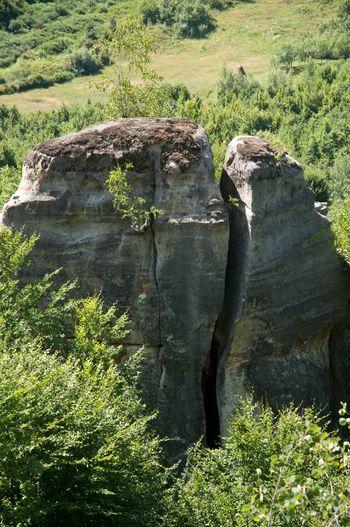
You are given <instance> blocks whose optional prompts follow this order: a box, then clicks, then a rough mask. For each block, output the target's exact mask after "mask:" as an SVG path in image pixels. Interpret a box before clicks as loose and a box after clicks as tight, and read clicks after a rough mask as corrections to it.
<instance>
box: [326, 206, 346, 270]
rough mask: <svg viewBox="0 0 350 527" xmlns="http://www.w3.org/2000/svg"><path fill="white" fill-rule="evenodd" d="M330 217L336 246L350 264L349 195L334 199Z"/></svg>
mask: <svg viewBox="0 0 350 527" xmlns="http://www.w3.org/2000/svg"><path fill="white" fill-rule="evenodd" d="M330 219H331V221H332V227H333V231H334V233H335V239H336V246H337V248H338V251H339V253H340V254H341V255H342V256H343V258H344V259H345V261H346V262H348V264H350V196H349V195H348V197H347V198H345V199H344V200H343V201H335V202H334V203H333V204H332V207H331V209H330Z"/></svg>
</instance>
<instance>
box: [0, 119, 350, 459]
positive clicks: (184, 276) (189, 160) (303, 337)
mask: <svg viewBox="0 0 350 527" xmlns="http://www.w3.org/2000/svg"><path fill="white" fill-rule="evenodd" d="M127 164H132V169H131V170H129V172H128V175H127V178H128V182H129V184H130V185H131V187H132V191H133V193H134V195H135V196H139V197H142V198H143V199H144V200H145V206H146V207H147V208H148V209H149V208H150V207H151V206H152V205H154V206H155V207H156V208H157V209H159V210H161V211H162V214H161V216H159V217H157V218H151V221H150V222H149V225H145V226H144V228H142V229H135V228H134V227H133V226H132V224H131V222H130V220H129V219H128V218H123V217H122V214H121V212H120V211H118V210H115V208H114V207H113V198H112V196H111V194H110V193H109V192H108V191H107V189H106V185H105V183H106V180H107V178H108V175H109V173H110V171H111V169H113V168H114V167H116V166H117V165H120V166H121V167H124V166H126V165H127ZM213 172H214V170H213V160H212V153H211V149H210V146H209V144H208V139H207V137H206V134H205V132H204V130H203V129H202V128H200V127H198V126H197V125H195V124H194V123H191V122H189V121H184V120H168V119H121V120H119V121H115V122H108V123H102V124H100V125H97V126H93V127H90V128H87V129H85V130H83V131H81V132H79V133H76V134H72V135H69V136H67V137H64V138H62V139H58V140H53V141H48V142H46V143H43V144H41V145H39V146H37V147H36V148H35V149H34V150H33V152H32V153H31V154H30V155H29V157H28V158H27V160H26V161H25V163H24V169H23V178H22V181H21V184H20V187H19V189H18V192H17V194H16V195H15V196H13V197H12V199H11V200H10V201H9V202H8V203H7V204H6V206H5V208H4V210H3V214H2V224H3V225H6V226H12V227H14V228H16V229H22V228H23V229H24V231H25V232H26V233H28V234H32V233H38V234H39V235H40V239H39V241H38V243H37V245H36V247H35V249H34V253H33V265H32V267H31V269H30V271H29V273H30V274H31V276H29V277H27V278H28V279H30V278H32V277H37V276H42V275H43V274H44V273H45V272H49V271H52V270H53V269H56V268H57V267H62V269H63V272H62V280H66V279H75V278H77V277H78V284H79V294H81V293H83V294H88V293H91V292H96V291H101V294H102V297H103V299H104V300H105V302H106V304H107V305H111V304H113V303H115V302H118V304H119V307H120V308H121V309H123V310H125V309H128V310H129V315H130V319H131V321H132V331H131V333H130V335H129V336H128V338H127V339H126V342H125V343H124V344H125V346H126V348H127V350H128V351H129V352H132V351H133V350H134V349H138V348H139V347H140V346H144V347H145V354H146V368H145V371H144V374H143V378H142V382H143V390H144V397H145V399H146V401H147V402H148V404H149V405H150V406H151V407H153V408H157V409H158V411H159V415H158V420H157V423H156V424H157V429H158V431H159V433H160V434H162V435H164V436H167V437H168V438H169V442H167V449H168V452H167V455H168V457H169V458H170V459H171V460H173V459H176V458H177V457H178V456H179V455H181V454H182V453H183V452H184V451H185V449H186V447H187V446H188V445H189V444H190V443H192V442H193V441H195V440H197V439H198V438H199V437H200V436H201V435H203V434H204V433H206V439H207V443H208V444H209V445H211V444H214V443H215V441H216V440H217V438H218V436H219V435H220V433H221V434H222V435H223V434H225V431H226V430H227V423H228V419H229V415H230V414H231V412H232V410H233V409H234V408H235V406H236V403H237V397H238V396H239V395H246V394H248V393H250V392H252V391H253V392H254V394H255V397H257V398H258V399H264V400H266V401H268V402H269V403H270V404H271V405H272V406H273V407H275V408H277V407H281V406H282V405H284V404H286V403H290V402H291V401H293V402H294V403H296V404H302V405H309V404H312V403H314V402H316V404H317V405H318V407H319V408H322V409H324V408H329V407H332V405H333V407H334V406H335V404H336V402H337V401H339V400H340V399H343V400H344V399H347V398H348V399H350V389H349V386H350V379H349V372H350V331H349V330H348V327H349V319H346V310H347V301H348V299H349V297H350V295H349V292H350V287H349V283H348V279H347V277H346V275H345V272H344V270H343V267H342V263H341V261H340V259H339V258H338V256H337V255H336V253H335V251H334V249H333V242H332V239H331V230H330V224H329V221H328V220H327V218H326V217H325V216H323V215H321V214H319V213H318V212H317V210H316V208H315V206H314V201H315V200H314V194H313V192H312V191H311V190H310V189H308V188H307V186H306V183H305V180H304V177H303V171H302V168H301V167H300V165H299V164H298V163H297V162H296V161H294V160H293V159H292V158H291V157H289V156H288V155H287V154H285V153H283V152H276V151H275V150H273V149H272V148H271V147H270V146H269V144H268V143H267V142H266V141H262V140H259V139H257V138H255V137H239V138H236V139H235V140H233V141H232V142H231V143H230V145H229V148H228V152H227V156H226V160H225V165H224V170H223V175H222V181H221V193H220V190H219V188H218V185H217V184H216V182H215V180H214V176H213ZM224 201H226V205H224ZM346 350H348V354H347V353H346Z"/></svg>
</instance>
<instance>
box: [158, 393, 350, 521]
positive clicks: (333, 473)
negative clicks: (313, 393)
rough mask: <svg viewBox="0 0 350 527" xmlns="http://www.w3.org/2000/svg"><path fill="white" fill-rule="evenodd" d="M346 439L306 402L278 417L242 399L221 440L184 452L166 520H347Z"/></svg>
mask: <svg viewBox="0 0 350 527" xmlns="http://www.w3.org/2000/svg"><path fill="white" fill-rule="evenodd" d="M340 413H341V414H342V415H344V414H345V409H342V410H341V411H340ZM341 420H342V422H343V423H344V424H347V421H350V420H349V419H346V418H345V417H344V416H343V417H342V418H341ZM349 446H350V445H349V443H346V442H345V443H344V444H341V441H340V439H339V438H338V437H336V436H335V435H334V434H332V433H330V432H328V431H327V430H326V427H325V425H324V423H323V422H322V421H321V419H320V418H318V417H316V416H315V414H314V413H313V411H312V410H310V409H309V410H307V411H305V412H303V413H302V414H298V412H297V411H296V410H295V409H293V408H287V409H285V410H283V411H281V412H280V414H279V415H278V417H277V418H276V416H275V415H274V414H273V412H272V410H270V409H268V408H264V409H262V408H260V407H259V406H258V405H256V404H253V403H250V402H245V403H243V405H242V408H241V410H240V411H238V412H237V413H236V414H235V415H234V417H233V419H232V421H231V424H230V427H229V434H228V437H227V439H226V440H225V444H224V446H223V447H222V448H220V449H217V450H205V449H203V448H201V446H200V445H196V446H195V447H194V448H193V449H192V450H191V451H190V452H189V458H188V462H187V466H186V468H185V470H184V473H183V474H182V476H181V478H180V479H179V480H178V481H177V483H176V484H175V487H174V489H173V490H172V499H171V503H173V504H174V506H173V508H172V511H171V512H170V518H169V523H168V524H167V525H171V526H174V527H175V526H176V527H180V526H181V527H184V526H186V527H199V526H202V525H205V526H207V527H217V526H221V527H232V526H235V527H252V526H254V525H258V526H259V527H272V526H273V527H287V526H290V527H301V526H305V527H306V526H307V527H331V526H348V525H350V515H349V513H350V479H349V477H350V459H349V455H350V451H349Z"/></svg>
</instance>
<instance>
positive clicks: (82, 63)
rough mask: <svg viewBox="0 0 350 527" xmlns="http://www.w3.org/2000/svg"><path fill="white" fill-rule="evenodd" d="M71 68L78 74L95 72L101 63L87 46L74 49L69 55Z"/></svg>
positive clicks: (100, 66)
mask: <svg viewBox="0 0 350 527" xmlns="http://www.w3.org/2000/svg"><path fill="white" fill-rule="evenodd" d="M70 64H71V68H72V69H73V71H74V72H75V73H77V74H78V75H89V74H91V73H97V72H98V71H99V70H100V69H101V68H102V63H101V61H100V60H99V59H98V57H96V55H94V53H92V51H90V50H89V49H88V48H86V47H84V48H80V49H78V50H76V51H75V52H74V53H73V54H72V55H71V57H70Z"/></svg>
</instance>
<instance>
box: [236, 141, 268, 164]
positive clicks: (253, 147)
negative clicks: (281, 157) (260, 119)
mask: <svg viewBox="0 0 350 527" xmlns="http://www.w3.org/2000/svg"><path fill="white" fill-rule="evenodd" d="M236 145H237V152H238V153H239V154H240V155H241V156H243V157H246V158H251V159H256V158H257V159H261V158H271V157H274V156H275V154H276V152H277V150H275V149H273V148H272V147H271V145H270V143H269V142H268V141H265V140H264V139H259V138H258V137H254V136H248V135H247V136H241V137H239V138H238V139H237V141H236Z"/></svg>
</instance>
